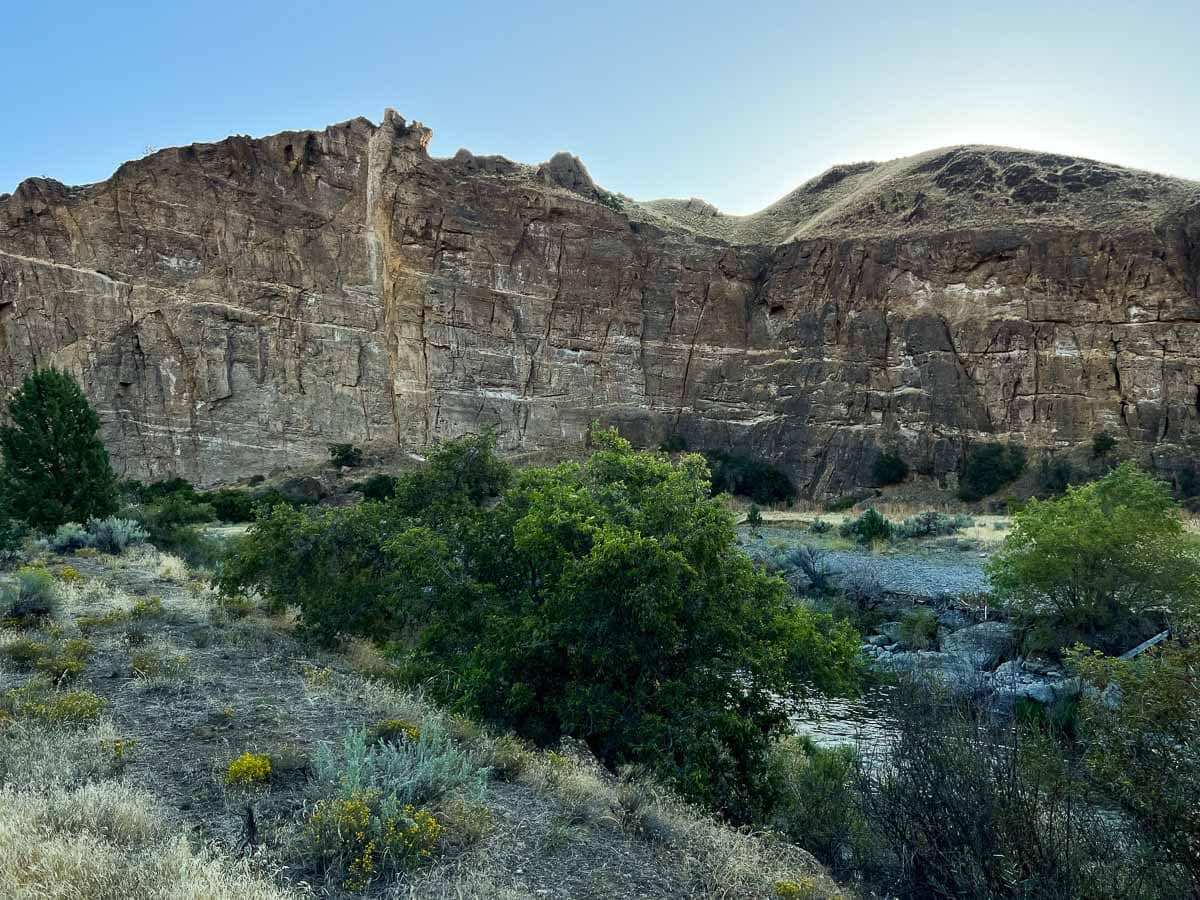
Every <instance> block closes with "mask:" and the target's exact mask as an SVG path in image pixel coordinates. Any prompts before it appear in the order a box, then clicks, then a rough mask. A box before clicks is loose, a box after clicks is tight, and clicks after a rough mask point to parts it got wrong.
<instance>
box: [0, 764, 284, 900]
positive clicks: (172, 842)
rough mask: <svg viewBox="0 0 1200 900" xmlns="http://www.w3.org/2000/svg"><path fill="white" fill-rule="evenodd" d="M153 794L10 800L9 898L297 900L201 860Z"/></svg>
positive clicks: (90, 790)
mask: <svg viewBox="0 0 1200 900" xmlns="http://www.w3.org/2000/svg"><path fill="white" fill-rule="evenodd" d="M170 831H171V828H170V826H169V825H168V823H167V822H166V820H165V818H164V816H163V815H162V812H161V811H160V810H159V809H158V807H157V806H156V804H155V803H154V801H153V800H152V799H151V798H150V797H149V796H148V795H146V794H144V793H142V792H139V791H135V790H133V789H132V788H129V787H127V786H125V785H122V784H120V783H118V782H115V781H102V782H96V783H92V784H87V785H84V786H82V787H77V788H61V787H60V788H52V789H50V790H48V791H45V792H35V791H30V790H24V791H21V790H16V789H13V788H5V789H4V790H3V791H0V847H3V848H4V853H3V854H0V896H3V897H5V898H9V900H35V898H36V900H81V898H87V900H143V898H144V900H160V898H161V900H166V898H171V900H184V898H187V900H191V898H195V900H201V898H204V900H235V898H239V900H287V898H293V897H297V896H299V895H298V894H297V893H295V892H290V891H284V890H281V889H279V888H278V887H276V886H275V885H274V884H273V883H272V882H271V881H269V880H268V879H267V878H265V877H263V876H262V875H260V874H258V873H255V872H254V871H252V870H251V869H250V867H249V866H248V865H247V864H245V863H238V862H235V861H233V860H232V859H230V858H229V857H227V856H220V855H217V854H214V853H211V852H208V851H197V850H195V849H193V848H192V847H191V846H190V845H189V844H188V842H187V841H186V840H185V839H184V838H182V837H179V838H171V837H169V834H170Z"/></svg>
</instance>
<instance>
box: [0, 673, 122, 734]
mask: <svg viewBox="0 0 1200 900" xmlns="http://www.w3.org/2000/svg"><path fill="white" fill-rule="evenodd" d="M104 707H105V702H104V699H103V698H102V697H97V696H96V695H95V694H93V693H92V692H91V691H67V692H65V693H56V692H54V691H52V690H51V689H50V687H49V685H48V684H47V683H46V682H45V681H44V680H32V681H28V682H26V683H25V685H23V686H22V687H19V688H14V689H13V690H10V691H6V692H5V693H4V695H3V698H0V708H4V709H6V710H8V711H9V712H10V713H12V714H13V715H14V716H19V717H23V718H27V719H37V720H39V721H42V722H45V723H47V724H49V725H60V726H64V727H70V726H75V725H86V724H88V723H89V722H94V721H95V720H96V719H98V718H99V717H100V713H102V712H103V711H104Z"/></svg>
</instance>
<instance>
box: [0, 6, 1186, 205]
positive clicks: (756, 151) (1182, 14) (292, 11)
mask: <svg viewBox="0 0 1200 900" xmlns="http://www.w3.org/2000/svg"><path fill="white" fill-rule="evenodd" d="M0 35H3V51H2V52H0V112H2V113H3V115H4V117H5V120H6V121H5V127H4V129H3V131H0V192H4V191H11V190H12V189H13V188H14V187H15V186H16V184H17V183H18V182H19V181H20V180H21V179H23V178H25V177H28V176H31V175H47V176H50V177H52V178H57V179H59V180H61V181H64V182H67V183H69V184H78V183H85V182H91V181H97V180H100V179H103V178H106V177H107V176H108V175H109V174H111V172H112V171H113V169H115V168H116V167H117V166H118V165H119V164H120V163H121V162H123V161H124V160H126V159H130V158H134V157H138V156H141V155H142V154H143V152H144V148H145V147H146V146H147V145H150V146H155V147H167V146H173V145H176V144H186V143H191V142H193V141H209V140H216V139H219V138H222V137H224V136H226V135H228V134H253V135H262V134H270V133H273V132H276V131H282V130H286V129H298V128H318V127H323V126H324V125H327V124H331V123H333V122H338V121H342V120H344V119H349V118H352V117H354V116H358V115H363V116H366V117H368V118H370V119H371V120H373V121H376V122H378V121H379V120H380V118H381V116H382V113H383V109H384V108H385V107H387V106H392V107H395V108H396V109H397V110H398V111H399V112H400V113H401V114H402V115H404V116H405V117H406V118H408V119H420V120H421V121H423V122H425V123H426V124H427V125H429V126H431V127H432V128H433V131H434V139H433V144H432V146H431V151H432V152H433V153H434V154H435V155H440V156H446V155H450V154H453V153H454V151H455V150H457V149H458V148H459V147H467V148H469V149H471V150H472V151H474V152H476V153H501V154H503V155H505V156H508V157H510V158H512V159H516V160H520V161H522V162H539V161H541V160H544V159H546V158H548V157H549V156H550V155H551V154H552V153H554V152H555V151H557V150H570V151H571V152H573V153H577V154H579V156H580V157H582V159H583V160H584V163H585V164H586V165H587V166H588V168H589V170H590V171H591V173H592V176H593V178H595V180H596V181H597V182H599V183H600V184H603V185H604V186H606V187H608V188H609V189H611V190H617V191H622V192H624V193H626V194H629V195H631V196H633V197H636V198H639V199H650V198H655V197H688V196H697V197H703V198H705V199H707V200H709V201H710V202H712V203H715V204H716V205H717V206H719V207H720V208H722V209H724V210H726V211H729V212H735V213H744V212H751V211H753V210H755V209H758V208H760V207H762V206H764V205H766V204H768V203H770V202H771V201H773V200H775V199H776V198H778V197H779V196H781V195H782V194H784V193H786V192H787V191H789V190H791V189H792V188H794V187H795V186H796V185H798V184H800V183H801V182H803V181H805V180H807V179H808V178H810V177H812V176H813V175H816V174H818V173H819V172H821V171H822V170H823V169H825V168H827V167H828V166H830V165H832V164H834V163H838V162H851V161H855V160H862V159H889V158H893V157H896V156H904V155H907V154H910V153H915V152H917V151H920V150H925V149H930V148H932V147H938V146H944V145H947V144H957V143H998V144H1008V145H1013V146H1021V147H1029V148H1033V149H1038V150H1054V151H1061V152H1066V153H1071V154H1077V155H1081V156H1089V157H1092V158H1097V159H1102V160H1106V161H1110V162H1118V163H1123V164H1125V165H1130V166H1136V167H1139V168H1146V169H1152V170H1156V171H1161V172H1166V173H1168V174H1173V175H1179V176H1184V177H1190V178H1194V179H1198V180H1200V0H1190V2H1180V0H1169V2H1159V0H1141V2H1137V3H1133V2H1129V0H1092V2H1079V0H1074V2H1026V0H1004V2H998V3H983V2H975V0H959V2H953V3H925V4H916V3H911V2H910V3H898V2H891V3H889V2H854V0H841V2H824V3H819V4H817V3H805V2H793V3H778V4H776V3H765V2H755V0H742V2H737V3H730V2H711V0H689V2H660V3H655V2H653V0H644V2H637V3H625V2H620V0H612V2H606V3H588V2H564V0H557V2H553V3H541V2H518V0H507V2H505V0H500V2H477V0H457V2H449V0H441V2H438V0H423V2H421V3H419V4H411V5H410V4H406V3H385V2H378V0H355V2H343V3H339V2H325V3H320V2H311V0H275V2H270V3H264V2H258V0H241V2H237V3H230V2H221V0H210V2H206V3H195V2H191V0H155V2H136V3H135V2H121V0H101V2H97V0H87V2H77V0H0Z"/></svg>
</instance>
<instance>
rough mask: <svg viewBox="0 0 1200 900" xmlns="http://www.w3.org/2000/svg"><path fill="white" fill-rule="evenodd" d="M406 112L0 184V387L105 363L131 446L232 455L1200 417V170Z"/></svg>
mask: <svg viewBox="0 0 1200 900" xmlns="http://www.w3.org/2000/svg"><path fill="white" fill-rule="evenodd" d="M429 137H430V132H429V130H428V129H426V128H424V127H423V126H421V125H419V124H412V125H410V124H408V123H406V122H405V121H404V120H403V119H402V118H401V117H399V116H398V115H396V114H395V113H392V112H389V113H388V114H387V115H386V116H385V118H384V121H383V123H382V124H381V125H379V126H376V125H373V124H372V123H371V122H368V121H367V120H365V119H357V120H354V121H351V122H346V123H342V124H340V125H335V126H333V127H330V128H328V129H325V130H324V131H319V132H287V133H283V134H279V135H274V136H272V137H268V138H262V139H257V140H252V139H249V138H244V137H234V138H229V139H227V140H225V141H222V142H220V143H217V144H203V145H193V146H190V147H184V148H179V149H171V150H163V151H160V152H158V153H155V154H153V155H152V156H148V157H146V158H145V159H142V160H138V161H136V162H131V163H127V164H126V165H124V166H122V167H121V168H120V169H119V170H118V171H117V172H116V174H114V175H113V177H112V178H111V179H109V180H108V181H106V182H103V183H100V184H95V185H89V186H85V187H75V188H70V187H65V186H63V185H61V184H58V183H57V182H53V181H48V180H44V179H31V180H29V181H26V182H24V183H23V184H22V185H21V186H20V187H19V188H18V189H17V191H16V192H15V193H14V194H13V195H12V196H10V197H7V198H3V197H0V345H2V346H3V348H4V355H3V359H0V387H2V388H3V389H5V390H11V389H12V388H13V387H14V386H15V385H16V384H18V383H19V381H20V379H21V378H22V377H23V375H24V374H25V373H26V372H28V371H29V370H30V369H31V368H33V367H34V366H37V365H50V364H53V365H57V366H60V367H65V368H67V369H69V370H71V371H72V372H74V373H75V374H76V375H77V376H78V377H79V379H80V381H81V382H82V383H83V385H84V386H85V388H86V390H87V392H88V394H89V396H90V397H91V398H92V400H93V402H94V403H95V404H96V406H97V408H98V409H99V410H100V413H101V417H102V419H103V422H104V438H105V440H106V442H107V444H108V446H109V448H110V451H111V452H112V455H113V457H114V459H115V461H116V462H117V464H118V466H119V467H120V468H121V469H123V470H124V471H125V472H126V473H127V474H129V475H134V476H138V477H158V476H164V475H168V474H179V475H183V476H185V477H188V478H190V479H193V480H196V481H198V482H201V483H205V484H210V483H215V482H220V481H227V480H232V479H234V478H239V477H244V476H247V475H251V474H255V473H267V472H269V471H271V470H274V469H277V468H280V467H286V466H292V465H298V464H302V463H307V462H311V461H314V460H317V459H323V458H325V457H326V455H327V447H328V445H329V444H331V443H335V442H346V441H349V442H353V443H357V444H363V445H369V446H372V447H376V448H379V449H387V448H394V447H397V446H398V447H404V448H410V449H419V448H421V447H424V446H426V445H428V444H429V443H430V442H431V441H435V440H437V439H439V438H443V437H448V436H452V435H457V434H462V433H464V432H469V431H476V430H478V429H479V428H480V427H482V426H494V427H495V428H496V429H497V431H498V433H499V437H500V442H501V445H502V447H504V448H505V449H508V450H551V451H555V450H574V449H578V448H579V447H580V446H581V445H582V443H583V439H584V435H585V432H586V429H587V427H588V425H589V423H591V422H592V421H595V420H600V421H602V422H608V423H613V424H616V425H619V426H620V427H621V428H622V430H623V431H624V432H625V433H626V434H627V435H628V436H629V437H631V438H632V439H633V440H634V441H635V442H636V443H641V444H646V445H656V444H657V443H658V442H659V441H661V440H662V439H663V438H665V437H666V436H668V435H670V434H680V435H682V436H683V437H685V438H686V439H687V441H688V444H689V446H691V447H693V448H699V449H730V450H736V451H742V452H747V453H751V454H753V455H756V456H759V457H762V458H765V459H768V460H771V461H774V462H777V463H779V464H781V465H783V466H785V467H786V468H787V469H788V470H789V471H790V472H791V473H792V474H793V476H794V477H795V478H796V480H797V483H798V484H799V485H800V487H801V489H802V490H803V491H804V492H805V493H807V494H811V495H815V496H822V497H828V496H832V495H837V494H840V493H843V492H845V491H848V490H850V489H852V488H854V487H856V486H858V485H861V484H862V483H863V482H864V481H866V480H867V479H868V478H869V472H870V468H871V464H872V462H873V461H874V458H875V456H876V455H877V454H878V453H879V452H880V451H881V450H882V449H898V450H899V451H900V452H901V453H902V454H903V455H904V456H905V457H906V458H907V459H908V460H909V461H910V463H911V464H912V465H913V466H914V467H915V468H916V469H917V470H919V471H924V472H927V473H929V474H933V475H936V476H942V475H946V474H948V473H950V472H952V471H954V470H955V469H956V468H957V466H958V464H959V462H960V460H961V457H962V454H963V452H964V448H965V447H966V446H967V445H968V444H969V443H970V442H972V441H977V440H980V439H985V438H990V437H992V436H997V437H1000V438H1002V439H1007V440H1015V441H1019V442H1022V443H1024V444H1026V445H1027V446H1029V447H1030V448H1031V449H1034V450H1037V449H1039V448H1064V447H1069V446H1071V445H1074V444H1077V443H1081V442H1087V441H1090V440H1091V438H1092V436H1093V435H1094V434H1095V433H1096V432H1097V431H1099V430H1101V429H1106V430H1108V431H1110V432H1112V433H1114V434H1116V435H1118V436H1122V437H1124V438H1126V439H1128V440H1129V441H1130V442H1132V443H1133V445H1135V447H1136V449H1137V450H1139V451H1141V452H1143V453H1145V454H1146V455H1153V456H1154V457H1155V458H1156V459H1158V460H1159V461H1160V462H1161V463H1162V464H1163V465H1166V466H1170V465H1173V464H1176V461H1178V460H1180V459H1183V458H1185V457H1186V456H1187V455H1189V454H1191V453H1194V451H1195V450H1196V449H1197V448H1200V414H1198V409H1200V186H1198V185H1196V184H1192V183H1189V182H1182V181H1178V180H1172V179H1165V178H1161V177H1160V176H1153V175H1149V174H1147V173H1139V172H1133V171H1131V170H1126V169H1119V168H1117V167H1112V166H1104V165H1101V164H1097V163H1089V162H1086V161H1079V160H1074V159H1069V158H1065V157H1054V156H1047V155H1045V154H1031V153H1022V152H1019V151H1001V150H997V149H996V148H955V149H953V150H943V151H935V152H933V153H930V154H924V155H922V156H920V157H912V158H909V159H907V160H899V161H895V162H892V163H885V164H881V165H876V164H857V165H854V166H845V167H838V168H836V169H833V170H830V172H828V173H825V174H824V175H822V176H820V177H819V178H817V179H814V180H813V181H812V182H809V184H807V185H805V186H803V187H801V188H800V189H798V190H797V191H796V192H794V193H793V194H792V195H789V197H787V198H784V199H783V200H781V201H780V203H778V204H776V205H775V206H773V207H771V208H769V209H768V210H764V211H763V212H762V213H759V214H757V215H756V216H750V217H741V218H737V217H731V216H724V215H722V214H721V213H719V212H717V211H716V210H715V209H714V208H713V207H711V206H709V205H708V204H705V203H703V201H698V200H690V201H655V202H652V203H646V204H636V203H633V202H632V201H628V200H625V199H623V198H621V197H619V196H617V195H613V194H610V193H608V192H606V191H604V190H602V189H600V188H597V187H596V186H595V185H594V183H593V182H592V180H591V178H590V177H589V176H588V174H587V171H586V169H585V168H584V166H583V165H582V163H580V162H579V160H578V159H577V158H575V157H572V156H569V155H567V154H559V155H557V156H556V157H554V159H552V160H551V161H549V162H547V163H545V164H543V165H541V166H524V165H520V164H517V163H513V162H510V161H508V160H505V159H502V158H499V157H480V156H474V155H472V154H471V153H468V152H467V151H460V152H459V153H458V154H456V155H455V156H454V157H452V158H449V159H437V158H432V157H430V156H429V155H428V153H427V150H426V147H427V144H428V141H429Z"/></svg>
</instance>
